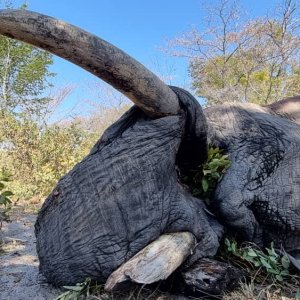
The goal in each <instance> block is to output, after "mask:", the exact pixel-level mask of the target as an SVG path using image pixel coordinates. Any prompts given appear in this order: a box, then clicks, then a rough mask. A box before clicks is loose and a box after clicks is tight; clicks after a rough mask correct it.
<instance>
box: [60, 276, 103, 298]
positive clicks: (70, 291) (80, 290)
mask: <svg viewBox="0 0 300 300" xmlns="http://www.w3.org/2000/svg"><path fill="white" fill-rule="evenodd" d="M63 288H64V289H66V290H67V291H66V292H64V293H62V294H61V295H59V296H58V297H57V298H55V300H77V299H81V297H82V296H84V297H88V296H90V295H93V294H95V293H98V292H99V291H101V290H102V286H101V285H98V284H97V283H92V281H91V279H90V278H87V279H86V280H85V281H84V282H82V283H77V284H76V285H74V286H64V287H63Z"/></svg>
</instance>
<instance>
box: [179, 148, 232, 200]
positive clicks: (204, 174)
mask: <svg viewBox="0 0 300 300" xmlns="http://www.w3.org/2000/svg"><path fill="white" fill-rule="evenodd" d="M229 166H230V160H229V159H228V156H227V155H226V154H223V150H222V149H219V148H218V147H213V146H209V148H208V156H207V160H206V161H205V162H204V164H203V165H201V166H199V167H198V168H197V169H196V170H193V171H192V176H190V177H189V178H185V179H184V183H185V184H187V185H188V186H189V188H190V190H191V192H192V194H193V196H195V197H199V198H202V199H205V200H206V201H207V202H209V198H210V197H211V194H212V192H213V191H214V189H215V187H216V185H217V183H218V182H219V181H220V180H221V179H222V177H223V175H224V174H225V173H226V171H227V169H228V168H229Z"/></svg>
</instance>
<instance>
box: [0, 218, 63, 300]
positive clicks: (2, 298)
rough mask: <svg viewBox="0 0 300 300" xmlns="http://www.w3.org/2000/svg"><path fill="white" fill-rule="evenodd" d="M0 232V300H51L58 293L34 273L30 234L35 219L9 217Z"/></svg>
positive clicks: (32, 239) (36, 271) (36, 262)
mask: <svg viewBox="0 0 300 300" xmlns="http://www.w3.org/2000/svg"><path fill="white" fill-rule="evenodd" d="M11 218H12V222H11V223H3V226H2V230H1V231H0V242H1V241H2V242H1V244H0V300H27V299H28V300H29V299H30V300H31V299H32V300H33V299H36V300H44V299H47V300H51V299H52V300H53V299H55V298H56V297H57V296H58V295H59V294H60V293H61V290H58V289H55V288H53V287H52V286H49V285H48V284H47V283H45V280H44V279H43V277H42V276H41V275H40V274H39V272H38V265H39V262H38V258H37V255H36V250H35V237H34V232H33V230H34V229H33V227H34V222H35V219H36V216H35V215H32V214H31V215H27V214H18V215H13V216H12V217H11Z"/></svg>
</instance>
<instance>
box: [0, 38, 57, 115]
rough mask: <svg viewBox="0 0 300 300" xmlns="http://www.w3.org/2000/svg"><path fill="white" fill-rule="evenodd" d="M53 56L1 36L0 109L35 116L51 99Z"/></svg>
mask: <svg viewBox="0 0 300 300" xmlns="http://www.w3.org/2000/svg"><path fill="white" fill-rule="evenodd" d="M52 63H53V59H52V55H51V54H49V53H47V52H45V51H42V50H39V49H37V48H34V47H32V46H30V45H27V44H24V43H21V42H18V41H15V40H12V39H9V38H6V37H3V36H1V37H0V109H1V110H9V111H11V112H30V113H34V114H38V113H40V112H41V110H42V109H43V108H44V107H45V106H46V105H47V103H48V102H49V101H50V100H51V99H49V98H48V97H45V96H44V95H43V93H44V92H45V90H46V89H47V88H48V87H49V86H50V82H49V81H48V79H49V77H52V76H53V75H54V74H53V73H51V72H50V71H49V66H50V65H52Z"/></svg>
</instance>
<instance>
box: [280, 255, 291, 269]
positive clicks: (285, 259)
mask: <svg viewBox="0 0 300 300" xmlns="http://www.w3.org/2000/svg"><path fill="white" fill-rule="evenodd" d="M281 264H282V266H283V267H284V268H285V269H288V268H289V266H290V260H289V258H288V257H287V256H286V255H284V256H282V257H281Z"/></svg>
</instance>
